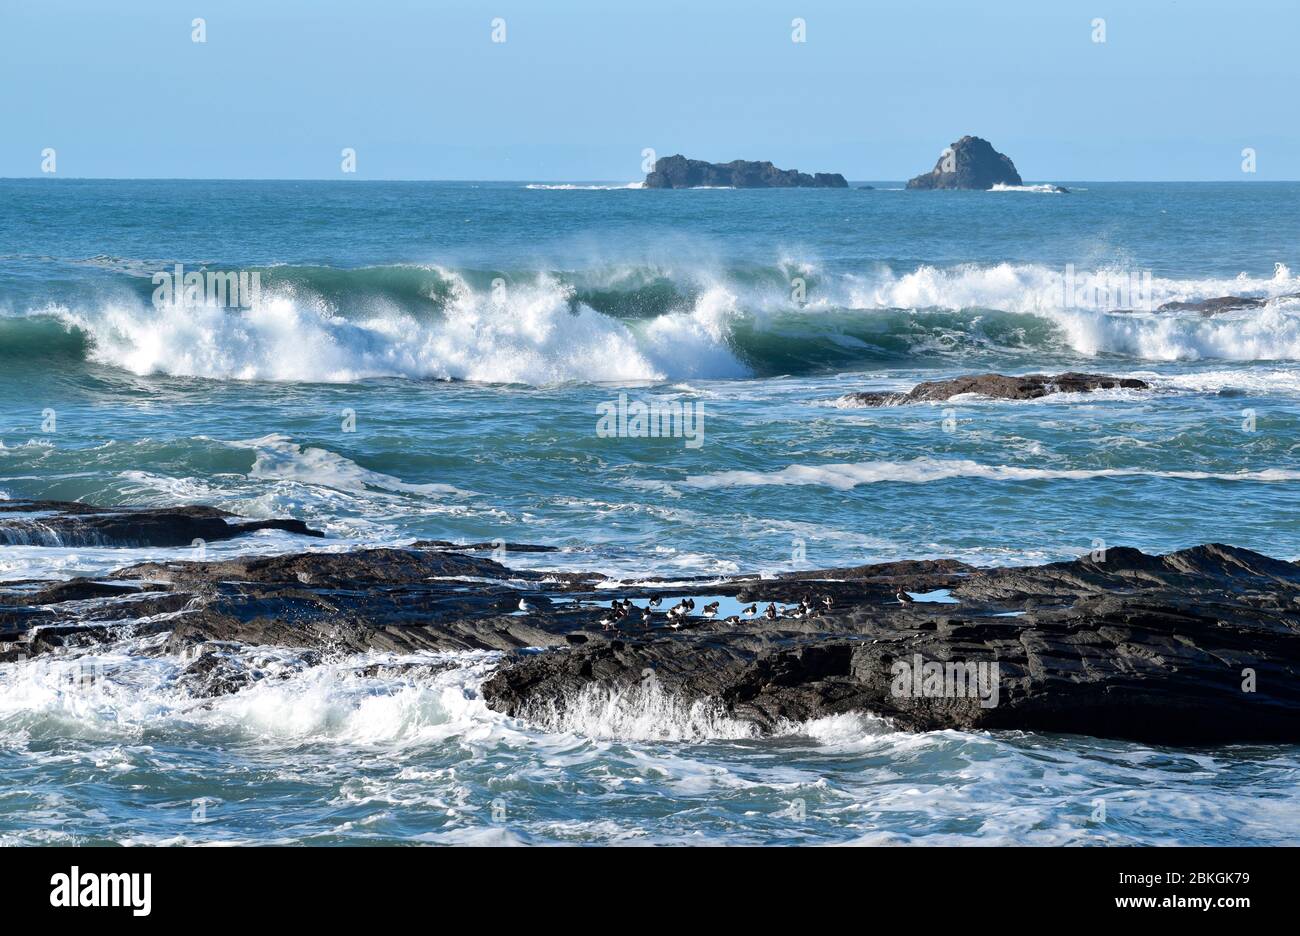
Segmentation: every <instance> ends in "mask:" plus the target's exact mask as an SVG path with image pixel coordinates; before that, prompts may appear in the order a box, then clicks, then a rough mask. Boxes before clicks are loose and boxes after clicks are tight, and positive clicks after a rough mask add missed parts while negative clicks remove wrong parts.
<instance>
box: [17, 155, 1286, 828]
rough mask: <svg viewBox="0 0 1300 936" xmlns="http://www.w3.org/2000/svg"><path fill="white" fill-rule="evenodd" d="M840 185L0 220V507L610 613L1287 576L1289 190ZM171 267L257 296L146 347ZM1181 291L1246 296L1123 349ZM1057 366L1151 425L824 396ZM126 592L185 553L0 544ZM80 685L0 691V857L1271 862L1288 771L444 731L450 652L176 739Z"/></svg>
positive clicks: (91, 188)
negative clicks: (1282, 561) (500, 569)
mask: <svg viewBox="0 0 1300 936" xmlns="http://www.w3.org/2000/svg"><path fill="white" fill-rule="evenodd" d="M874 184H875V185H876V186H877V188H876V189H875V190H870V191H866V190H858V189H851V190H848V191H800V190H782V191H729V190H698V191H682V192H659V191H642V190H636V189H629V188H626V187H614V186H610V187H595V186H593V187H563V188H539V187H528V184H527V183H524V182H519V183H482V184H474V183H341V182H340V183H323V182H322V183H312V182H169V181H155V182H150V181H140V182H97V181H76V180H69V181H62V180H61V181H52V180H30V181H19V180H11V181H0V446H2V447H0V492H2V493H0V496H4V495H7V496H10V497H48V498H61V499H83V500H86V501H88V502H91V503H96V504H176V503H194V502H201V503H209V504H214V505H216V506H219V507H224V508H226V509H229V510H232V511H235V512H238V513H241V514H244V515H247V516H255V517H262V516H282V515H293V516H297V517H301V518H302V519H304V520H306V521H308V522H309V523H311V524H312V525H315V526H318V527H320V528H321V529H324V530H326V531H327V532H328V534H329V539H327V540H325V541H313V542H311V543H309V544H306V545H307V546H308V547H310V548H344V547H346V546H349V545H356V544H380V543H382V544H391V543H404V542H410V541H411V540H413V539H417V538H441V539H451V540H458V539H465V540H469V541H482V540H490V539H493V538H495V537H502V538H504V539H508V540H512V541H523V542H537V543H545V544H550V545H556V546H560V547H562V548H563V550H564V551H563V552H561V553H559V554H535V555H532V556H530V557H528V558H527V560H526V561H527V563H528V564H529V565H531V566H534V567H551V566H562V567H581V568H595V569H599V570H602V571H606V572H611V573H613V574H616V575H619V576H622V577H624V578H627V579H633V578H638V577H642V576H647V575H670V576H671V575H699V574H715V573H716V574H723V573H731V572H750V571H756V570H757V571H767V572H775V571H781V570H785V569H790V568H797V567H805V568H810V567H826V566H835V565H856V564H860V563H863V562H870V561H884V560H889V559H897V558H917V557H927V556H956V557H958V558H961V559H964V560H966V561H968V562H972V563H976V564H1007V563H1027V562H1034V563H1036V562H1041V561H1048V560H1054V559H1061V558H1067V557H1071V556H1075V555H1079V554H1081V553H1082V552H1084V551H1087V550H1089V549H1091V548H1093V546H1094V544H1095V542H1096V541H1097V540H1101V541H1103V542H1105V543H1106V544H1109V545H1121V544H1122V545H1133V546H1138V547H1141V548H1143V549H1146V550H1157V551H1166V550H1170V549H1176V548H1180V547H1184V546H1189V545H1192V544H1195V543H1201V542H1207V541H1220V542H1228V543H1234V544H1237V545H1241V546H1246V547H1250V548H1253V549H1257V550H1260V551H1262V552H1266V553H1269V554H1271V555H1274V556H1278V557H1281V558H1286V559H1296V558H1300V524H1297V523H1296V522H1295V520H1294V517H1295V516H1296V514H1297V508H1298V507H1300V299H1289V298H1285V297H1287V296H1288V295H1289V294H1295V293H1300V276H1297V275H1296V273H1295V272H1293V271H1300V213H1297V212H1296V210H1295V205H1296V204H1297V198H1300V185H1297V184H1290V183H1285V184H1284V183H1277V184H1270V183H1258V184H1128V183H1123V184H1121V183H1086V182H1085V183H1078V184H1072V183H1069V182H1064V183H1063V184H1065V185H1067V186H1069V187H1070V188H1071V189H1072V191H1071V192H1070V193H1069V194H1052V193H1049V192H1045V191H1033V190H1028V191H1007V192H972V193H965V192H951V193H942V192H941V193H917V192H905V191H899V190H897V184H896V183H895V184H892V185H891V184H890V183H874ZM176 264H183V265H184V266H185V268H186V270H190V271H193V270H200V269H202V270H220V271H234V272H238V271H242V272H245V273H257V274H258V277H259V280H260V285H261V292H260V295H259V297H258V299H257V302H256V303H255V304H254V305H253V306H252V307H251V308H225V307H217V306H213V305H202V304H195V303H190V304H188V305H182V306H178V307H163V308H158V307H156V306H155V305H154V304H153V302H152V294H153V291H154V283H153V280H152V277H153V275H154V274H155V273H158V272H160V271H168V272H170V271H173V270H174V269H175V265H176ZM1069 277H1073V278H1074V280H1075V282H1076V283H1078V282H1084V283H1092V284H1094V285H1097V284H1101V285H1102V286H1104V288H1099V289H1093V290H1092V291H1090V292H1089V291H1088V290H1084V291H1083V293H1080V292H1078V291H1075V292H1072V293H1071V294H1070V296H1069V297H1067V296H1066V293H1065V291H1064V289H1063V285H1062V284H1063V281H1065V280H1066V279H1067V278H1069ZM1129 286H1132V287H1134V288H1130V289H1127V291H1126V289H1125V287H1129ZM1221 295H1249V296H1254V297H1258V298H1272V299H1273V300H1274V301H1272V302H1270V303H1268V304H1267V305H1266V306H1263V307H1261V308H1256V309H1250V310H1244V311H1239V312H1229V313H1225V314H1222V315H1218V316H1211V317H1207V316H1202V315H1200V314H1199V313H1196V312H1187V313H1168V312H1166V313H1156V312H1151V311H1145V310H1146V309H1148V308H1150V307H1153V306H1156V305H1159V304H1161V303H1163V302H1167V301H1179V300H1196V299H1203V298H1210V297H1214V296H1221ZM1081 298H1082V301H1080V300H1081ZM1134 308H1136V309H1137V311H1128V310H1131V309H1134ZM1071 369H1074V370H1092V371H1100V372H1105V373H1110V374H1120V375H1126V376H1138V377H1142V378H1144V379H1146V380H1148V381H1150V382H1151V383H1152V384H1153V385H1154V387H1155V390H1154V392H1152V393H1134V392H1127V391H1120V392H1104V393H1100V394H1096V395H1090V396H1087V397H1069V396H1062V397H1055V398H1050V399H1048V400H1040V401H1034V402H1028V403H1013V402H992V401H981V400H977V399H961V400H957V401H952V402H950V403H946V404H936V405H921V406H912V407H893V408H886V409H862V408H855V407H852V406H848V405H845V403H844V402H843V400H842V397H843V396H844V394H847V393H850V392H853V391H858V390H873V389H903V388H907V387H910V386H911V385H912V384H914V383H916V382H917V381H919V380H925V379H933V378H938V377H945V376H952V375H955V374H960V373H966V372H971V371H980V370H998V371H1001V372H1004V373H1026V372H1032V371H1050V372H1057V371H1063V370H1071ZM620 393H625V394H626V395H627V397H628V399H629V400H630V401H633V402H637V401H639V402H645V403H647V404H648V403H650V402H659V403H665V402H669V403H678V404H681V405H683V406H689V407H691V408H692V410H691V411H692V412H696V413H699V414H702V415H701V417H700V418H701V419H702V429H703V433H702V436H700V438H699V440H698V441H699V442H700V444H699V445H688V444H687V441H688V440H686V439H683V438H659V439H646V438H626V437H625V438H602V437H601V436H600V435H599V434H598V433H597V431H596V429H597V419H598V416H597V412H598V407H600V406H601V405H602V404H607V403H610V402H614V401H617V400H618V399H619V394H620ZM47 429H48V430H51V431H45V430H47ZM347 430H354V431H347ZM299 548H304V544H303V543H301V542H298V541H295V540H294V539H293V538H291V537H287V536H284V535H281V534H267V535H259V536H257V537H253V538H248V539H245V540H236V541H232V542H229V543H223V544H214V545H212V546H211V547H209V553H210V554H214V555H218V556H220V555H229V554H233V553H238V552H243V551H247V550H250V549H255V550H259V551H274V550H285V549H299ZM159 554H164V555H172V556H184V557H187V551H185V550H177V551H171V552H170V553H169V551H166V550H124V549H110V548H104V549H75V550H73V549H58V548H48V547H36V546H23V545H9V546H0V576H3V577H4V578H9V579H12V578H26V577H57V576H70V575H74V574H93V573H98V572H102V571H106V570H109V569H112V568H116V567H118V566H120V565H124V564H127V563H129V562H132V561H138V560H139V559H141V558H144V557H152V556H156V555H159ZM248 652H250V653H253V652H260V651H253V650H249V651H248ZM95 660H96V662H98V663H100V664H101V665H102V666H103V668H104V671H105V673H106V674H107V679H106V680H102V681H100V682H99V683H97V684H96V685H94V686H90V687H85V686H75V687H74V686H68V685H66V684H64V683H63V682H60V681H59V680H57V679H55V678H53V677H52V676H51V675H50V674H49V673H46V672H44V671H42V670H40V669H39V668H37V667H35V665H34V664H20V665H3V666H0V768H3V774H2V776H3V777H4V780H3V781H0V840H6V841H63V840H68V839H76V840H92V841H172V840H177V841H180V840H186V841H208V840H231V841H320V842H330V841H357V840H379V841H388V840H395V839H416V840H421V841H516V840H518V841H695V842H707V841H744V842H760V841H782V842H790V841H814V842H845V841H868V842H876V841H913V840H927V841H957V840H967V839H970V840H983V841H1026V842H1087V841H1125V842H1165V841H1183V842H1214V843H1227V842H1233V841H1239V840H1240V841H1255V842H1263V841H1289V842H1295V841H1296V840H1297V839H1300V821H1298V820H1300V805H1298V804H1297V798H1296V794H1295V789H1296V783H1295V780H1296V773H1297V769H1300V757H1298V756H1297V754H1298V752H1297V751H1296V750H1295V749H1294V748H1249V749H1220V750H1214V751H1173V750H1153V749H1149V748H1144V747H1141V746H1137V745H1127V744H1119V743H1111V742H1097V741H1088V740H1085V739H1079V738H1060V737H1043V736H1034V735H1004V734H998V735H963V734H958V733H937V734H932V735H921V736H905V735H899V734H894V733H891V732H889V731H887V730H886V729H885V727H884V726H881V725H879V724H878V723H875V722H872V721H871V720H869V719H846V720H836V721H834V722H833V723H823V724H815V725H810V726H793V727H792V729H791V734H790V735H789V736H788V737H784V738H779V739H774V740H756V739H751V738H747V737H743V735H744V734H745V732H744V727H743V726H740V725H734V724H727V723H721V722H718V721H717V720H711V719H708V718H700V717H695V716H692V715H691V713H684V712H680V711H677V710H675V709H674V708H673V706H672V705H671V701H670V700H666V701H665V704H664V706H663V708H662V710H658V711H653V712H641V713H638V714H637V716H636V717H629V716H628V715H627V713H617V712H615V713H611V712H602V711H592V712H588V713H584V714H583V715H582V717H581V718H577V719H576V720H575V721H573V722H572V723H571V724H566V725H563V726H550V727H551V728H552V729H555V730H550V731H544V730H541V728H540V727H539V726H530V725H522V724H518V723H515V722H511V721H508V720H506V719H502V718H500V717H498V716H495V715H493V714H492V713H490V712H488V711H487V710H486V709H485V708H484V707H483V706H482V704H481V702H479V700H478V697H477V689H476V687H477V684H478V681H479V680H481V679H482V677H483V675H484V674H485V673H486V672H489V671H490V669H491V667H492V665H493V658H492V657H490V656H488V655H467V656H465V657H464V658H458V660H457V661H456V665H455V666H454V667H452V668H450V669H445V670H439V672H438V674H437V675H435V676H429V677H415V676H409V677H403V678H393V677H384V678H377V677H366V676H363V675H361V674H359V673H358V672H357V670H358V669H359V667H360V666H361V664H362V663H363V662H365V661H362V660H357V659H352V660H339V661H334V662H333V663H331V664H330V665H328V666H325V667H310V668H308V667H305V666H303V665H302V662H301V661H300V660H299V659H298V658H296V657H295V656H294V655H293V654H289V653H285V654H283V655H282V657H278V658H277V659H276V661H275V665H276V666H280V667H283V668H285V670H286V672H287V673H288V674H289V675H288V676H287V678H286V679H284V680H281V681H277V682H275V683H274V685H265V686H258V687H253V688H251V689H248V690H245V691H243V692H241V693H238V694H235V695H234V696H231V697H228V698H226V699H222V700H219V701H216V702H212V701H209V700H194V699H190V698H188V697H185V696H184V695H182V694H180V693H179V692H178V691H177V690H175V689H174V688H173V687H172V686H171V685H170V683H169V678H170V676H171V675H172V674H173V673H174V669H172V667H174V665H175V661H169V660H168V659H167V658H166V657H162V658H158V657H155V656H154V655H152V654H151V653H149V648H148V647H146V646H141V645H137V644H135V643H132V642H130V641H126V642H124V643H123V644H122V645H121V646H119V647H117V648H114V649H113V650H112V651H109V652H106V653H101V654H99V655H98V656H96V657H95ZM197 798H210V799H211V800H212V803H213V805H212V807H211V808H210V810H209V811H208V812H207V818H205V820H204V821H202V822H195V821H193V817H192V815H191V814H192V812H193V806H192V803H193V801H194V800H195V799H197ZM1097 798H1104V799H1105V800H1106V801H1107V803H1108V804H1109V809H1108V816H1109V818H1108V819H1107V820H1106V821H1105V822H1095V821H1092V820H1091V818H1090V817H1091V816H1092V815H1093V813H1094V810H1095V805H1094V800H1096V799H1097ZM796 803H798V805H795V804H796ZM494 804H495V812H494ZM800 816H802V817H803V818H799V817H800Z"/></svg>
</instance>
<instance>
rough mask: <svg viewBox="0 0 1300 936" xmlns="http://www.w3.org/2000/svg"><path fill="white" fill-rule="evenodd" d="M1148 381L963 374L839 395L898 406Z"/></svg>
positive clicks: (1026, 396) (859, 402)
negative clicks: (895, 389) (902, 388)
mask: <svg viewBox="0 0 1300 936" xmlns="http://www.w3.org/2000/svg"><path fill="white" fill-rule="evenodd" d="M1150 389H1151V385H1150V384H1148V383H1147V382H1146V381H1145V380H1138V379H1137V378H1136V377H1111V376H1109V375H1107V374H1079V373H1074V372H1070V373H1066V374H1055V375H1049V374H1024V375H1022V376H1020V377H1008V376H1006V375H1005V374H965V375H963V376H961V377H951V378H949V379H947V380H927V381H925V382H924V383H919V384H917V385H916V386H915V387H913V388H912V389H911V390H909V391H907V392H906V393H886V392H884V391H864V392H861V393H848V394H845V395H844V396H843V397H841V398H840V399H841V401H842V402H843V403H846V404H849V405H853V406H899V405H902V404H905V403H932V402H938V401H942V400H949V399H952V398H953V397H955V396H959V395H961V394H963V393H977V394H979V395H980V396H985V397H991V398H993V399H997V400H1036V399H1038V398H1039V397H1045V396H1048V395H1050V394H1053V393H1090V392H1092V391H1094V390H1150Z"/></svg>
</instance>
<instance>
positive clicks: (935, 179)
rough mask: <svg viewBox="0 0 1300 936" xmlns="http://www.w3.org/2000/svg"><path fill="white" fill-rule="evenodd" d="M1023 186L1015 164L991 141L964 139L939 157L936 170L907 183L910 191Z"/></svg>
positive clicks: (967, 137)
mask: <svg viewBox="0 0 1300 936" xmlns="http://www.w3.org/2000/svg"><path fill="white" fill-rule="evenodd" d="M995 185H1024V182H1023V181H1022V180H1021V178H1020V173H1019V172H1017V171H1016V166H1015V163H1013V162H1012V161H1011V159H1010V158H1009V157H1007V156H1004V155H1003V154H1002V153H999V152H998V151H997V150H995V149H994V148H993V145H992V144H991V143H989V141H988V140H984V139H981V138H980V137H976V136H964V137H962V138H961V139H960V140H958V141H957V142H956V143H953V144H952V146H950V147H949V148H948V149H947V150H945V151H944V152H943V153H942V154H941V155H940V156H939V161H938V162H936V163H935V164H934V168H933V169H931V170H930V171H929V172H927V173H925V174H924V175H919V176H917V177H916V178H914V179H912V180H910V181H909V182H908V183H907V187H908V188H910V189H981V190H985V189H991V188H993V186H995Z"/></svg>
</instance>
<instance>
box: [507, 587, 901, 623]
mask: <svg viewBox="0 0 1300 936" xmlns="http://www.w3.org/2000/svg"><path fill="white" fill-rule="evenodd" d="M894 597H895V598H896V599H898V603H899V604H901V605H904V606H906V605H910V604H912V603H913V601H914V600H915V599H914V598H913V597H912V596H911V595H909V594H908V593H907V592H905V591H903V589H902V588H899V589H898V594H896V595H895V596H894ZM663 602H664V599H663V596H662V595H654V596H653V597H651V598H650V600H649V601H647V602H646V607H645V608H638V607H637V606H636V605H634V604H633V603H632V599H631V598H616V599H614V600H613V601H611V602H610V603H609V610H608V612H607V613H606V614H605V616H604V617H602V618H601V619H600V626H601V627H603V628H604V629H605V630H613V629H615V628H617V627H618V626H619V624H620V623H622V622H623V621H624V620H626V619H627V618H628V617H629V616H631V614H632V612H633V611H634V610H635V611H639V612H640V613H641V623H642V624H643V625H649V624H652V623H653V622H654V615H655V614H656V613H658V611H659V608H660V607H662V606H663ZM719 604H720V602H717V601H711V602H709V603H708V604H706V605H705V606H704V607H703V608H701V609H700V617H702V618H704V619H705V620H709V621H711V620H713V619H714V618H716V617H717V616H718V607H719ZM817 604H820V605H821V608H820V609H818V608H817V607H816V605H814V603H813V601H812V599H811V597H810V596H807V595H805V596H804V597H803V599H802V600H800V602H799V603H798V604H797V605H793V606H791V607H788V608H778V607H777V605H776V603H775V602H769V603H768V605H767V608H765V609H764V610H763V611H761V612H760V611H759V610H758V603H757V602H755V603H753V604H751V605H750V606H749V607H747V608H742V609H741V612H740V614H738V615H737V614H733V615H731V616H730V617H726V618H723V621H722V622H723V623H724V624H729V625H733V626H734V625H736V624H739V623H740V622H741V621H742V620H749V619H752V618H754V617H759V616H761V617H763V618H765V619H766V620H769V621H776V620H779V619H781V618H791V619H796V620H797V619H799V618H807V617H812V616H813V615H816V614H821V613H825V612H829V611H830V610H831V609H832V608H833V607H834V605H835V601H834V599H833V598H831V596H830V595H822V596H821V597H820V598H819V599H818V600H817ZM519 610H520V611H524V612H528V611H532V610H533V606H532V605H530V604H529V603H528V601H527V600H526V599H520V601H519ZM694 612H695V599H694V598H683V599H682V600H681V601H679V602H678V603H677V604H675V605H673V606H672V607H671V608H669V609H668V610H667V611H666V612H664V614H665V616H666V618H667V623H668V626H669V627H671V628H672V629H673V630H677V629H678V628H680V627H681V626H682V625H683V624H685V623H686V621H687V620H688V619H689V618H690V616H691V615H692V614H693V613H694Z"/></svg>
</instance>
